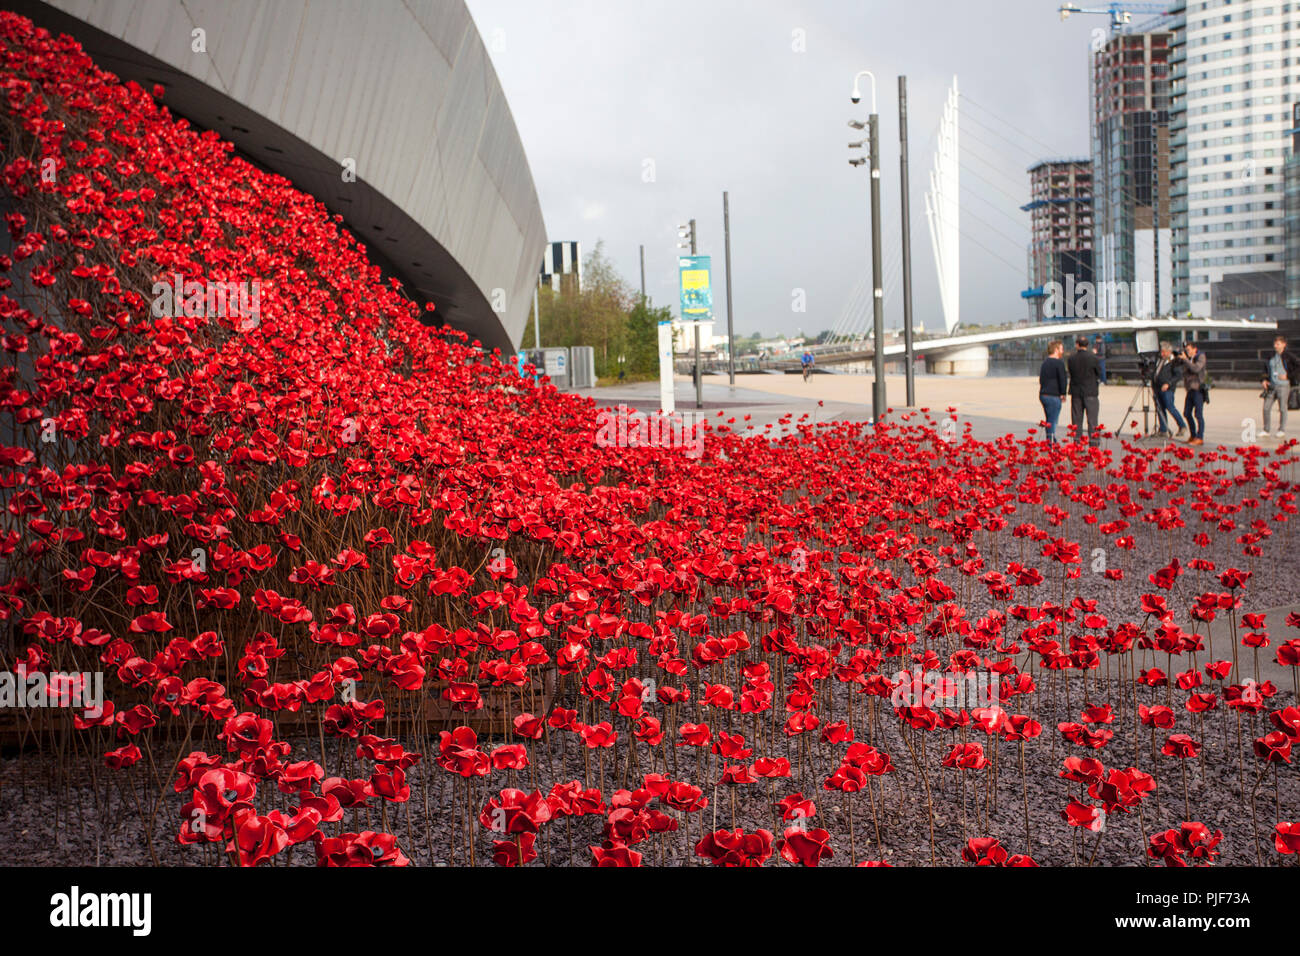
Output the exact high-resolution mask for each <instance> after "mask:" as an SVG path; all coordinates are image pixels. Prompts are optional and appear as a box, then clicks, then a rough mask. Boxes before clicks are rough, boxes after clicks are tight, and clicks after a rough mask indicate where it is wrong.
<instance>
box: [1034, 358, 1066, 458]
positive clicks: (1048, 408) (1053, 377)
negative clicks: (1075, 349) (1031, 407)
mask: <svg viewBox="0 0 1300 956" xmlns="http://www.w3.org/2000/svg"><path fill="white" fill-rule="evenodd" d="M1064 354H1065V343H1064V342H1062V341H1061V340H1060V339H1054V340H1053V341H1051V342H1049V343H1048V344H1047V358H1045V359H1043V364H1042V365H1041V366H1039V368H1038V401H1039V402H1040V403H1041V404H1042V406H1043V416H1044V418H1045V419H1046V422H1047V430H1046V435H1047V443H1048V444H1049V445H1055V444H1056V422H1057V420H1058V419H1059V418H1060V417H1061V404H1062V403H1063V402H1064V401H1065V395H1066V388H1067V386H1068V382H1067V379H1066V374H1065V361H1064V360H1063V359H1062V358H1061V356H1062V355H1064Z"/></svg>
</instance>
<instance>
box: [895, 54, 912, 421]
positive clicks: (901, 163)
mask: <svg viewBox="0 0 1300 956" xmlns="http://www.w3.org/2000/svg"><path fill="white" fill-rule="evenodd" d="M898 139H899V145H900V147H901V149H900V153H901V155H900V156H899V158H898V167H899V172H900V174H901V176H900V183H899V189H900V190H901V191H902V196H903V351H904V358H905V360H906V362H907V407H908V408H915V407H916V363H915V355H914V353H913V343H912V203H911V196H909V195H908V190H909V189H910V188H911V187H910V186H909V185H908V175H907V77H905V76H900V77H899V78H898Z"/></svg>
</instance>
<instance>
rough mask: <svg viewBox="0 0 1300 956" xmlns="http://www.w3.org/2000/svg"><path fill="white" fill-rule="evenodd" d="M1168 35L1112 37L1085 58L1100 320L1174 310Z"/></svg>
mask: <svg viewBox="0 0 1300 956" xmlns="http://www.w3.org/2000/svg"><path fill="white" fill-rule="evenodd" d="M1172 40H1173V35H1172V34H1171V33H1168V32H1166V31H1160V30H1157V31H1152V32H1149V33H1115V34H1113V35H1112V36H1111V38H1110V40H1109V41H1108V42H1107V43H1106V45H1105V46H1104V47H1102V48H1101V49H1100V50H1098V51H1097V52H1096V53H1094V54H1093V57H1092V190H1093V199H1092V210H1093V220H1094V221H1093V265H1094V271H1095V272H1096V275H1097V281H1098V284H1099V285H1101V286H1103V287H1105V288H1106V289H1108V290H1111V291H1110V293H1109V294H1107V295H1101V296H1098V302H1097V305H1098V308H1097V314H1098V315H1100V316H1109V315H1111V314H1114V315H1116V316H1127V315H1137V316H1141V317H1144V318H1147V317H1150V316H1153V315H1163V314H1167V313H1168V312H1169V311H1170V310H1171V309H1172V307H1173V299H1172V291H1173V289H1172V285H1173V283H1172V277H1173V256H1172V251H1171V245H1170V240H1171V232H1170V224H1171V220H1170V208H1169V75H1168V70H1169V66H1168V58H1169V48H1170V43H1171V41H1172Z"/></svg>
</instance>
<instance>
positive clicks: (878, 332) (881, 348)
mask: <svg viewBox="0 0 1300 956" xmlns="http://www.w3.org/2000/svg"><path fill="white" fill-rule="evenodd" d="M864 76H865V77H867V78H868V79H869V80H871V116H870V117H869V118H868V119H867V129H868V149H869V151H870V157H871V158H870V162H871V289H872V302H873V305H874V310H873V312H874V314H873V322H872V334H873V335H874V337H875V340H876V341H875V346H874V348H873V354H872V361H871V366H872V374H873V376H874V379H875V380H874V381H873V382H872V383H871V420H872V422H873V423H874V424H879V423H880V419H881V417H882V416H883V415H884V414H885V301H884V298H885V294H884V289H883V288H882V284H881V274H880V273H881V262H880V138H879V130H880V117H879V116H878V115H877V114H876V77H875V75H874V74H872V72H871V71H870V70H861V71H860V72H859V73H858V74H857V75H856V76H854V77H853V92H852V94H850V97H849V98H850V99H851V100H852V101H853V102H854V103H858V102H860V101H861V100H862V93H861V91H860V89H859V87H858V81H859V80H860V79H861V78H862V77H864ZM849 125H850V126H851V127H853V128H854V129H862V124H861V123H859V122H856V121H850V123H849ZM849 148H850V149H861V148H862V143H861V142H858V143H850V144H849ZM849 163H850V164H852V165H854V166H861V165H862V160H861V159H860V158H859V159H850V160H849Z"/></svg>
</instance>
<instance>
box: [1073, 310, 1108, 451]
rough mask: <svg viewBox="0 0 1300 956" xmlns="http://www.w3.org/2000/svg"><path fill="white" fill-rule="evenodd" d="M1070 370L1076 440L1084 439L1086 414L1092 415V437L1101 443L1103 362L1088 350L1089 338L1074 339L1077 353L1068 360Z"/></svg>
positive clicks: (1090, 436)
mask: <svg viewBox="0 0 1300 956" xmlns="http://www.w3.org/2000/svg"><path fill="white" fill-rule="evenodd" d="M1065 365H1066V368H1067V369H1068V371H1069V373H1070V424H1072V425H1073V426H1074V435H1075V440H1076V441H1081V440H1082V439H1083V418H1084V415H1085V413H1086V414H1087V416H1088V441H1089V442H1090V443H1091V444H1093V445H1097V444H1099V442H1100V439H1099V437H1098V435H1097V418H1098V416H1099V415H1100V413H1101V401H1100V398H1099V396H1100V394H1101V387H1100V386H1101V362H1100V361H1099V360H1098V358H1097V356H1096V355H1095V354H1094V353H1093V352H1091V351H1089V350H1088V339H1087V338H1086V337H1085V336H1082V335H1081V336H1079V337H1078V338H1077V339H1075V340H1074V354H1073V355H1071V356H1070V358H1069V361H1067V362H1066V363H1065Z"/></svg>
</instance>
